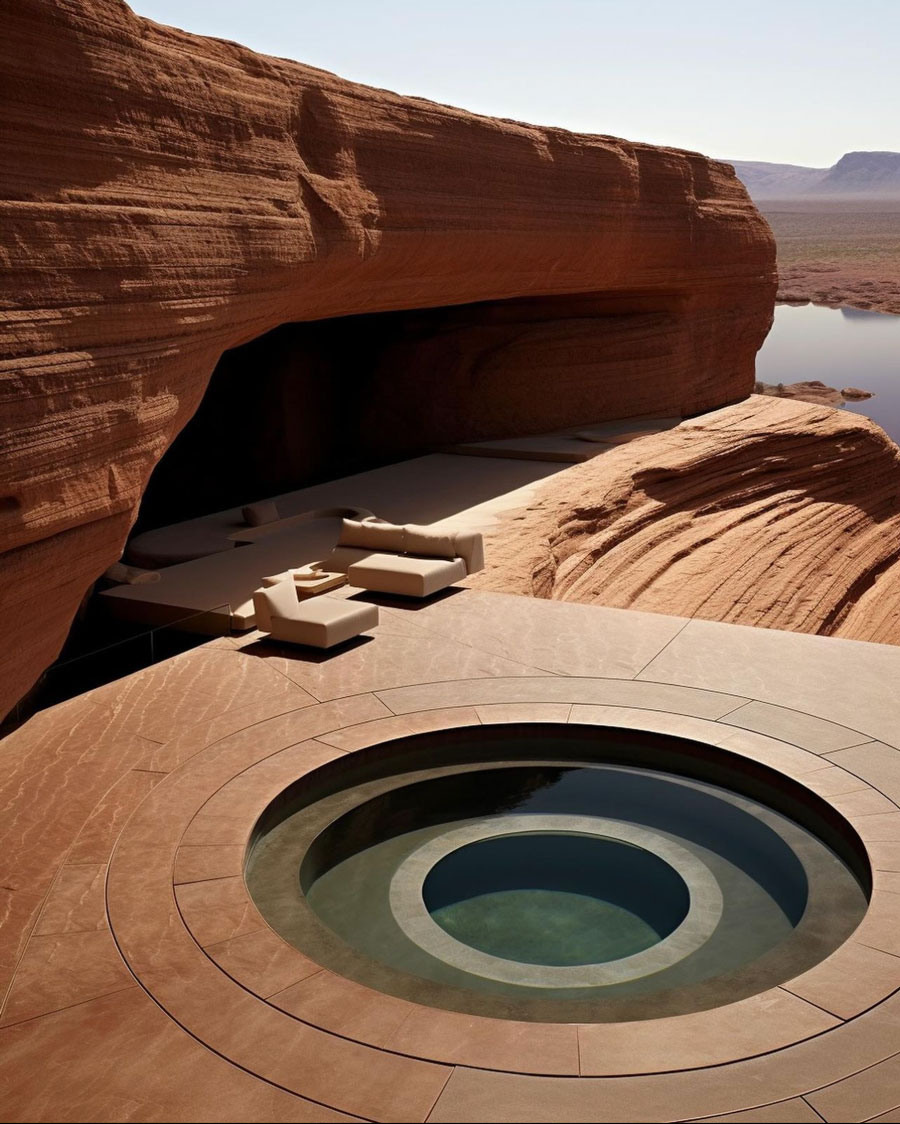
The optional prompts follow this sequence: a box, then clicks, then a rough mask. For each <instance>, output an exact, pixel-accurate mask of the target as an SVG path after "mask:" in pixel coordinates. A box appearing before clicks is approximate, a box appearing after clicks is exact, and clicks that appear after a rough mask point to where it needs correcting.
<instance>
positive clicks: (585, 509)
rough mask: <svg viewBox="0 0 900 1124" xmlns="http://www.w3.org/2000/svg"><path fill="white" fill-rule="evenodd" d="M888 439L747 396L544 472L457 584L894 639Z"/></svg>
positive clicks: (856, 419)
mask: <svg viewBox="0 0 900 1124" xmlns="http://www.w3.org/2000/svg"><path fill="white" fill-rule="evenodd" d="M898 544H900V449H898V447H897V446H896V445H895V444H894V443H893V442H892V441H891V440H890V439H889V438H888V437H887V436H886V435H885V433H884V432H883V430H881V429H880V428H879V427H878V426H877V425H875V424H874V423H873V422H871V421H869V420H868V419H867V418H863V417H860V416H858V415H855V414H849V413H846V412H844V411H839V410H834V409H831V408H829V407H826V406H815V405H811V404H808V403H803V402H796V401H790V400H787V399H781V398H771V397H763V396H760V395H753V396H752V397H751V398H749V399H748V400H747V401H746V402H742V403H740V404H738V405H735V406H730V407H726V408H724V409H721V410H717V411H714V412H712V413H710V414H708V415H706V416H705V417H703V418H697V419H694V420H693V421H685V422H682V424H681V425H679V426H677V427H676V428H675V429H672V430H669V431H668V432H666V433H659V434H655V435H653V436H649V437H645V438H641V439H640V440H637V441H633V442H631V443H630V444H629V445H624V446H620V447H619V448H616V449H614V450H611V451H609V452H605V453H602V454H601V455H599V456H597V457H595V458H594V459H592V460H590V461H586V462H584V463H582V464H578V465H575V466H573V467H572V468H570V469H567V470H566V471H564V472H562V473H559V474H558V475H556V476H554V477H552V478H551V480H550V481H549V482H548V483H547V484H545V485H543V486H542V488H541V491H540V493H539V494H538V496H537V497H536V498H535V500H534V501H533V502H532V504H531V505H530V507H529V509H528V510H527V511H523V512H518V513H516V514H515V515H514V516H511V517H509V518H507V519H505V520H504V521H503V523H502V524H501V525H500V526H499V527H498V528H497V530H496V531H495V532H494V533H493V534H492V536H491V539H490V541H489V543H488V544H487V549H486V556H487V560H488V568H487V570H486V571H485V572H484V573H483V574H481V575H476V576H475V577H473V578H470V579H469V582H470V583H471V584H473V585H476V586H478V587H480V588H486V589H503V590H507V591H510V592H513V591H514V592H520V593H526V594H531V595H534V596H538V597H549V598H553V599H555V600H561V601H578V602H584V603H591V604H598V605H608V606H613V607H619V608H628V609H643V610H647V611H650V612H660V613H671V614H674V615H677V616H684V617H702V618H705V619H707V620H716V621H729V622H732V623H736V624H747V625H757V626H762V627H766V628H781V629H789V630H792V631H797V632H814V633H820V634H824V635H831V636H843V637H847V638H851V639H856V640H874V641H880V642H883V643H889V644H900V546H898Z"/></svg>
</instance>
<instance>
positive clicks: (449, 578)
mask: <svg viewBox="0 0 900 1124" xmlns="http://www.w3.org/2000/svg"><path fill="white" fill-rule="evenodd" d="M465 576H466V564H465V562H463V560H462V559H461V558H419V557H417V556H415V555H412V554H370V555H368V557H367V558H365V559H363V560H362V561H360V562H354V563H353V565H352V566H350V568H349V569H348V570H347V581H348V582H349V583H350V585H355V586H358V587H359V588H360V589H371V590H374V591H375V592H376V593H399V594H401V595H402V596H404V597H430V596H431V595H432V594H433V593H437V592H438V591H439V590H441V589H446V588H447V586H448V585H452V584H453V583H454V582H458V581H461V580H462V578H464V577H465Z"/></svg>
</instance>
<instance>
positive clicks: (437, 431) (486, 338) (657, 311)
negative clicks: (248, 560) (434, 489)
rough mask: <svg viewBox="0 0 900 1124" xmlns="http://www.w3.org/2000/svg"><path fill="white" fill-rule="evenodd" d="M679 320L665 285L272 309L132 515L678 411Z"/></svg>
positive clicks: (228, 359)
mask: <svg viewBox="0 0 900 1124" xmlns="http://www.w3.org/2000/svg"><path fill="white" fill-rule="evenodd" d="M717 315H718V314H717ZM718 322H720V321H717V323H718ZM691 328H692V330H693V331H694V333H695V334H696V332H697V324H696V323H694V324H692V325H691ZM686 330H687V321H686V319H685V316H684V314H683V310H682V309H681V307H680V299H679V297H678V295H677V294H663V295H660V294H654V295H653V296H644V295H641V294H634V293H631V294H619V295H613V296H610V295H608V294H604V295H603V296H602V297H597V296H574V297H561V298H552V299H551V298H540V299H526V300H510V301H496V302H490V303H486V304H474V305H462V306H456V307H448V308H438V309H425V310H415V311H401V312H391V313H382V314H378V315H369V316H353V317H345V318H341V319H334V320H319V321H313V322H310V323H297V324H283V325H282V326H281V327H280V328H277V329H275V331H273V332H269V333H268V334H266V335H265V336H261V337H260V338H259V339H256V340H253V341H252V342H250V343H248V344H245V345H244V346H243V347H239V348H235V349H234V350H232V351H227V352H225V354H224V355H223V356H222V358H221V360H220V362H219V364H218V366H217V367H216V370H215V372H214V373H213V375H212V378H211V380H210V384H209V388H208V390H207V392H206V395H205V397H204V399H203V402H202V403H201V405H200V408H199V409H198V411H197V413H196V414H195V415H194V417H193V418H192V419H191V421H190V422H189V423H188V424H187V426H186V427H185V429H184V430H183V431H182V432H181V434H180V435H179V437H178V438H177V439H176V441H175V442H174V444H173V445H172V447H171V449H170V450H169V451H168V453H167V454H166V455H165V456H164V457H163V459H162V461H161V462H160V464H159V465H158V466H157V468H156V471H155V472H154V474H153V477H152V478H151V481H150V484H149V486H148V488H147V491H146V494H145V496H144V500H143V505H142V508H141V515H140V521H139V524H138V526H139V528H147V527H153V526H159V525H162V524H165V523H171V522H174V521H176V520H178V519H184V518H189V517H191V516H194V515H198V514H202V513H204V512H209V511H215V510H220V509H222V508H226V507H232V506H236V505H238V504H243V503H247V502H250V501H253V500H256V499H259V498H261V497H264V496H270V495H275V494H277V493H279V492H284V491H288V490H290V489H293V488H298V487H303V486H304V485H307V484H312V483H316V482H318V481H321V480H327V479H333V478H335V477H338V476H343V475H347V474H348V473H352V472H355V471H360V470H362V469H364V468H367V467H372V466H375V465H378V464H383V463H386V462H390V461H396V460H400V459H403V458H404V457H409V456H415V455H417V454H420V453H423V452H429V451H434V450H436V449H440V448H441V447H443V446H446V445H449V444H453V443H454V442H459V441H466V440H477V439H482V438H488V437H508V436H518V435H522V434H527V433H540V432H544V431H547V430H551V429H554V428H557V427H562V426H572V425H578V424H584V423H588V422H593V421H598V420H601V419H605V418H617V417H629V416H634V415H640V414H647V413H657V414H666V413H676V412H679V411H681V409H682V407H685V412H687V409H689V408H690V405H691V403H692V399H695V398H697V397H698V396H699V397H700V398H702V395H703V392H704V390H703V387H702V386H700V385H697V379H699V378H700V376H698V377H697V379H694V382H693V383H692V375H691V371H690V370H688V369H687V368H688V358H687V357H688V355H689V349H688V348H687V347H686V346H685V339H686ZM750 370H751V376H750V377H751V382H752V359H751V363H750Z"/></svg>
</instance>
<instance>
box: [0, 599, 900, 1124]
mask: <svg viewBox="0 0 900 1124" xmlns="http://www.w3.org/2000/svg"><path fill="white" fill-rule="evenodd" d="M381 616H382V624H381V627H380V628H379V630H378V635H377V637H376V638H375V639H374V640H372V641H369V642H367V643H361V644H359V645H356V646H352V647H350V648H348V649H346V650H344V651H342V652H340V653H339V654H337V655H335V656H333V657H327V656H322V655H311V654H303V653H300V652H298V651H292V650H288V649H286V648H279V647H277V646H274V645H272V644H270V643H265V642H261V641H260V640H259V639H258V638H257V636H256V635H250V636H249V637H247V638H245V639H242V640H236V639H234V638H223V639H220V640H216V641H212V642H210V643H209V644H206V645H204V646H203V647H202V648H198V649H194V650H193V651H191V652H188V653H185V654H184V655H181V656H178V657H176V658H175V659H173V660H170V661H168V662H166V663H163V664H159V665H156V666H155V667H152V668H149V669H147V670H145V671H142V672H140V673H138V674H137V675H134V676H131V677H129V678H127V679H123V680H120V681H118V682H115V683H111V684H108V685H107V686H105V687H102V688H100V689H98V690H95V691H93V692H90V693H88V694H86V695H84V696H81V697H79V698H77V699H72V700H70V701H68V702H66V703H63V704H61V705H60V706H58V707H56V708H53V709H51V710H48V711H44V712H42V713H39V714H38V715H36V716H35V717H34V718H33V719H32V720H31V721H30V722H28V723H27V724H26V725H25V726H23V727H21V728H20V729H19V730H17V731H16V732H15V733H14V734H12V735H11V736H10V737H8V738H7V739H6V740H5V741H4V742H3V743H2V744H0V753H2V760H3V764H4V770H3V772H4V784H3V793H2V801H3V807H4V809H5V814H4V817H3V820H2V823H0V831H2V844H3V847H2V854H3V858H4V863H5V868H6V869H5V871H4V874H3V878H2V885H3V894H4V897H5V905H4V910H5V912H4V924H3V927H2V930H0V973H2V975H0V983H2V987H3V994H4V1002H3V1008H2V1016H0V1094H2V1103H3V1118H4V1119H10V1120H50V1119H54V1120H55V1119H60V1118H63V1119H71V1120H87V1119H91V1120H124V1119H129V1120H157V1119H173V1120H183V1121H199V1120H204V1121H205V1120H221V1119H229V1120H246V1121H256V1120H260V1121H262V1120H283V1121H288V1120H317V1121H326V1120H348V1119H368V1120H403V1121H413V1120H419V1121H422V1120H426V1119H427V1120H429V1121H469V1120H490V1121H501V1120H502V1121H523V1120H528V1121H538V1120H540V1121H567V1120H572V1121H612V1120H624V1121H663V1120H667V1121H668V1120H695V1119H698V1118H710V1117H713V1118H717V1119H723V1120H725V1119H729V1120H732V1119H733V1120H747V1121H750V1120H779V1121H788V1120H817V1119H818V1120H821V1119H824V1120H828V1121H850V1120H869V1119H874V1118H880V1119H884V1120H891V1119H896V1118H897V1107H898V1105H900V1081H898V1075H900V994H898V988H900V924H898V922H900V807H898V801H900V695H898V693H897V691H896V690H895V689H894V685H895V684H896V683H897V682H898V680H900V649H897V648H894V647H887V646H880V645H872V644H863V643H857V642H853V641H842V640H834V639H825V638H819V637H813V636H800V635H793V634H789V633H780V632H774V631H765V630H757V629H751V628H743V627H739V626H734V625H723V624H709V623H707V622H703V621H697V620H695V621H685V620H681V619H677V618H671V617H666V616H658V615H652V614H644V613H635V612H629V611H624V610H615V609H605V608H597V607H589V606H581V605H570V604H561V603H555V602H546V601H535V600H530V599H526V598H516V597H508V596H504V595H500V594H488V593H480V592H477V591H474V590H459V591H457V592H455V593H452V594H449V595H447V596H446V597H444V598H443V599H441V600H437V601H435V602H433V603H431V604H428V605H417V606H416V607H414V608H400V607H398V606H396V605H392V604H391V603H389V602H387V601H385V602H382V607H381ZM540 720H552V721H561V722H565V721H569V722H579V723H596V724H603V725H620V726H628V727H639V728H647V729H654V730H662V731H667V732H672V733H676V734H682V735H685V736H688V737H692V738H695V739H699V740H701V741H705V742H707V743H709V744H710V745H713V746H717V747H719V748H720V750H721V751H722V752H729V753H734V754H740V755H745V756H749V757H752V758H755V759H758V760H762V761H765V762H766V763H768V764H769V765H772V766H773V767H775V768H776V769H778V770H780V771H782V772H784V773H785V774H789V775H791V776H792V777H794V778H796V779H797V780H798V781H799V782H800V783H802V784H804V785H806V786H807V787H809V788H811V789H812V790H814V791H816V792H817V793H819V794H820V795H821V796H823V797H824V798H825V799H827V800H829V801H830V802H831V803H833V804H834V805H835V807H836V808H838V809H839V810H840V811H841V813H842V814H843V815H844V816H845V817H847V818H848V819H850V820H851V822H852V823H853V824H854V825H855V827H856V829H857V831H858V832H859V833H860V834H861V836H862V837H863V839H864V840H865V842H866V846H867V849H868V851H869V854H870V858H871V861H872V865H873V867H874V869H875V888H874V892H873V898H872V904H871V906H870V909H869V911H868V914H867V916H866V918H865V920H864V921H863V923H862V925H861V926H860V927H859V929H858V930H857V931H856V932H855V933H854V934H853V936H852V938H851V939H850V940H849V941H847V942H846V943H845V944H844V945H843V946H841V948H840V949H838V950H837V952H835V953H834V954H833V955H832V956H831V957H829V958H828V959H827V960H825V961H824V962H823V963H821V964H820V965H818V966H817V967H816V968H814V969H813V970H811V971H809V972H807V973H806V974H805V975H804V976H802V977H800V978H798V979H795V980H791V981H787V982H786V983H785V984H784V985H783V986H781V987H778V988H774V989H772V990H770V991H767V992H765V993H763V994H762V995H757V996H754V997H752V998H751V999H748V1000H743V1001H741V1002H739V1003H734V1004H731V1005H728V1006H725V1007H720V1008H717V1009H715V1010H713V1011H706V1012H701V1013H698V1014H693V1015H684V1016H679V1017H677V1018H668V1019H659V1020H652V1021H648V1022H644V1023H623V1024H598V1025H574V1024H534V1023H529V1024H521V1023H515V1022H507V1021H502V1020H491V1019H481V1018H476V1017H470V1016H459V1015H455V1014H453V1013H451V1012H447V1011H441V1010H436V1009H432V1008H428V1007H420V1006H417V1005H415V1004H410V1003H407V1002H405V1001H401V1000H397V999H395V998H392V997H389V996H385V995H382V994H380V993H378V992H375V991H371V990H369V989H367V988H364V987H362V986H360V985H357V984H353V983H351V982H350V981H348V980H345V979H342V978H341V977H338V976H334V975H332V974H331V973H329V972H327V971H324V970H322V969H321V968H319V966H317V965H316V964H315V963H313V962H312V961H310V960H308V959H306V958H305V957H303V956H302V954H301V953H299V952H298V951H297V950H296V949H293V948H291V947H289V946H287V945H285V944H284V943H283V942H281V941H280V939H279V938H277V937H276V936H275V935H274V933H273V932H272V931H271V930H270V929H269V928H268V927H267V926H266V925H265V923H264V922H263V921H262V918H261V917H260V916H259V915H258V914H257V913H256V911H255V909H254V907H253V905H252V903H251V902H250V900H249V899H248V897H247V894H246V890H245V888H244V883H243V878H242V876H241V869H242V857H243V852H244V846H245V843H246V841H247V838H248V833H249V830H250V825H251V824H252V822H253V820H254V818H255V817H256V815H257V813H258V811H259V810H260V809H261V808H262V807H263V806H264V805H265V804H266V803H267V802H268V800H269V799H270V798H271V796H272V795H273V794H274V793H275V792H277V791H279V790H280V788H281V787H283V786H284V784H285V783H286V782H287V781H288V780H292V779H294V778H295V777H297V776H298V775H301V774H302V773H303V772H304V771H306V770H309V769H312V768H315V767H316V766H317V765H319V764H322V763H324V762H326V761H329V760H332V759H334V758H335V757H338V756H340V755H342V754H348V753H353V752H355V751H357V750H359V749H362V748H364V747H366V746H369V745H372V744H376V743H378V742H380V741H382V740H386V739H389V738H391V737H396V736H400V735H403V734H407V733H411V732H415V731H419V730H426V729H443V728H449V727H460V726H467V725H475V724H479V723H490V722H506V721H540Z"/></svg>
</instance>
